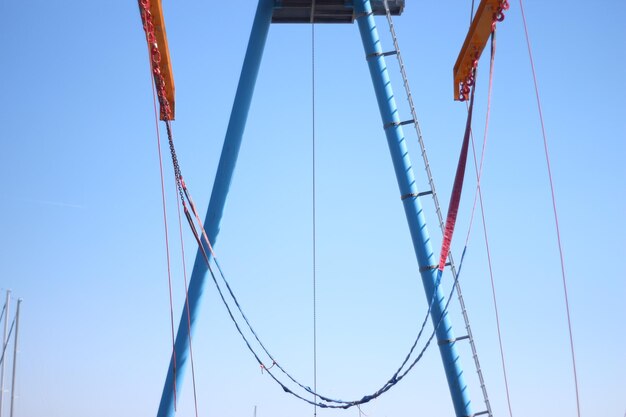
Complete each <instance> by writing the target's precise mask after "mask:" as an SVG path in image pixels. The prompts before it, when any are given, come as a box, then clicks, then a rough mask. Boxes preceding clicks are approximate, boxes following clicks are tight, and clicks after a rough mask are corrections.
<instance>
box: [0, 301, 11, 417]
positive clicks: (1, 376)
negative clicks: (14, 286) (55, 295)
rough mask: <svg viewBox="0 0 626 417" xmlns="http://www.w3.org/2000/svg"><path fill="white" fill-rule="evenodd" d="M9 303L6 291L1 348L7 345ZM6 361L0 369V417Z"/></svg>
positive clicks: (0, 415) (0, 413)
mask: <svg viewBox="0 0 626 417" xmlns="http://www.w3.org/2000/svg"><path fill="white" fill-rule="evenodd" d="M10 302H11V290H7V300H6V302H5V303H4V334H3V336H2V348H3V349H4V346H5V345H6V344H7V343H8V341H7V335H8V331H9V310H10ZM5 363H6V361H2V367H1V368H0V417H2V399H3V398H4V364H5Z"/></svg>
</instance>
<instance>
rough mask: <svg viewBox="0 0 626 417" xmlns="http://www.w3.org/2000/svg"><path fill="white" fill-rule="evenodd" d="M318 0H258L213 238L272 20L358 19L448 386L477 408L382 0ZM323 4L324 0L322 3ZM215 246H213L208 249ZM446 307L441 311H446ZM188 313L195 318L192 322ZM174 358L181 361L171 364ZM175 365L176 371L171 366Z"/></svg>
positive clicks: (202, 278)
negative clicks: (393, 73) (414, 161)
mask: <svg viewBox="0 0 626 417" xmlns="http://www.w3.org/2000/svg"><path fill="white" fill-rule="evenodd" d="M315 3H316V2H315V0H308V1H305V0H259V3H258V6H257V10H256V15H255V18H254V23H253V25H252V31H251V33H250V39H249V42H248V47H247V50H246V55H245V59H244V62H243V68H242V70H241V75H240V78H239V85H238V87H237V91H236V94H235V100H234V103H233V108H232V112H231V115H230V120H229V123H228V129H227V131H226V136H225V139H224V145H223V148H222V153H221V157H220V161H219V165H218V168H217V173H216V175H215V182H214V184H213V190H212V193H211V199H210V202H209V207H208V210H207V214H206V217H205V220H204V228H205V230H206V232H207V235H208V237H209V240H210V241H211V242H212V243H213V244H215V242H216V238H217V235H218V233H219V228H220V220H221V218H222V214H223V212H224V205H225V202H226V197H227V195H228V191H229V188H230V184H231V180H232V177H233V173H234V170H235V166H236V163H237V157H238V154H239V149H240V147H241V142H242V138H243V133H244V129H245V124H246V120H247V116H248V112H249V110H250V103H251V100H252V94H253V91H254V86H255V82H256V79H257V75H258V72H259V67H260V64H261V59H262V55H263V49H264V46H265V42H266V39H267V34H268V31H269V27H270V24H271V23H353V22H354V21H356V22H357V25H358V27H359V32H360V34H361V40H362V43H363V49H364V52H365V59H366V61H367V65H368V67H369V71H370V75H371V78H372V83H373V86H374V90H375V93H376V99H377V102H378V107H379V110H380V115H381V119H382V120H381V121H382V126H383V128H384V131H385V135H386V138H387V143H388V146H389V152H390V154H391V159H392V162H393V167H394V171H395V174H396V179H397V182H398V188H399V197H400V199H401V202H402V204H403V206H404V212H405V215H406V219H407V223H408V227H409V231H410V234H411V238H412V241H413V247H414V251H415V255H416V257H417V261H418V264H419V267H420V274H421V278H422V282H423V285H424V290H425V293H426V298H427V300H428V301H430V300H431V299H434V303H433V306H432V309H431V318H432V321H433V323H434V324H435V325H437V324H439V325H438V327H437V340H438V345H439V351H440V354H441V358H442V361H443V365H444V369H445V373H446V377H447V381H448V386H449V389H450V393H451V396H452V401H453V404H454V409H455V413H456V416H457V417H469V416H472V415H473V413H472V408H471V404H470V401H469V394H468V389H467V385H466V383H465V378H464V375H463V371H462V369H461V365H460V360H459V354H458V352H457V349H456V346H455V343H454V340H455V336H454V333H453V331H452V325H451V323H450V320H449V319H448V317H447V313H446V312H445V303H446V300H445V297H444V295H443V294H442V293H441V290H440V288H439V287H438V286H437V285H436V276H437V270H436V268H432V267H431V266H432V265H435V264H436V263H437V259H436V258H435V255H434V253H433V249H432V246H431V244H430V238H429V234H428V229H427V227H426V220H425V218H424V214H423V211H422V206H421V203H420V197H419V195H418V194H419V191H418V190H417V186H416V184H415V177H414V174H413V168H412V165H411V160H410V158H409V153H408V149H407V146H406V141H405V137H404V132H403V129H402V124H403V123H402V122H401V120H400V117H399V115H398V109H397V107H396V102H395V98H394V95H393V90H392V87H391V83H390V80H389V76H388V72H387V66H386V63H385V55H386V54H385V53H384V52H383V50H382V48H381V45H380V39H379V35H378V30H377V28H376V24H375V19H374V15H377V14H385V13H386V10H385V5H384V3H383V1H380V0H378V1H370V0H353V1H346V0H337V1H324V2H323V4H318V5H316V4H315ZM320 3H322V2H320ZM388 6H389V8H390V10H391V13H392V14H396V15H399V14H401V13H402V10H403V8H404V0H395V1H393V0H388ZM205 249H206V253H210V251H209V248H205ZM206 278H207V264H206V263H205V260H204V258H203V255H202V253H201V252H200V251H198V253H197V255H196V258H195V263H194V267H193V272H192V276H191V280H190V284H189V294H188V300H189V302H188V308H189V311H187V305H185V307H184V310H183V312H182V317H181V324H180V325H179V327H178V333H177V336H176V342H175V351H176V354H175V355H172V358H171V360H170V364H169V368H168V373H167V378H166V381H165V386H164V388H163V394H162V397H161V402H160V405H159V410H158V417H172V416H173V415H174V389H173V387H174V384H176V387H177V389H178V391H180V388H181V387H182V385H183V380H184V374H185V369H186V366H187V362H188V359H189V333H188V331H189V329H191V332H192V334H193V332H194V330H195V328H196V326H195V325H196V321H197V317H198V312H199V309H200V301H201V300H202V295H203V293H204V289H205V285H206V282H207V279H206ZM442 314H443V317H442ZM187 317H189V318H190V323H189V326H188V325H187ZM174 360H175V361H176V363H174ZM174 369H176V372H174Z"/></svg>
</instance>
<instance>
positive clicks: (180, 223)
mask: <svg viewBox="0 0 626 417" xmlns="http://www.w3.org/2000/svg"><path fill="white" fill-rule="evenodd" d="M176 209H177V211H178V231H179V237H180V251H181V258H182V264H183V283H184V285H185V308H186V310H187V335H188V338H189V360H190V362H191V381H192V385H193V404H194V411H195V415H196V417H198V395H197V392H196V367H195V366H194V360H193V347H192V346H193V345H192V343H191V315H190V314H191V313H190V312H189V291H188V290H187V288H188V286H187V267H186V265H185V240H184V239H183V221H182V217H181V215H180V204H176Z"/></svg>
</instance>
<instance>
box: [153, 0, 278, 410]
mask: <svg viewBox="0 0 626 417" xmlns="http://www.w3.org/2000/svg"><path fill="white" fill-rule="evenodd" d="M273 6H274V0H259V3H258V6H257V9H256V15H255V17H254V23H253V24H252V31H251V33H250V39H249V41H248V49H247V50H246V56H245V58H244V61H243V67H242V69H241V75H240V77H239V85H238V86H237V92H236V94H235V101H234V103H233V108H232V111H231V114H230V120H229V122H228V129H227V130H226V137H225V138H224V145H223V147H222V155H221V157H220V162H219V165H218V167H217V172H216V174H215V182H214V183H213V191H212V193H211V199H210V201H209V208H208V210H207V214H206V217H205V220H204V228H205V230H206V232H207V235H208V237H209V240H210V241H211V243H212V244H215V239H216V238H217V234H218V233H219V227H220V221H221V219H222V214H223V213H224V204H225V203H226V196H227V195H228V190H229V188H230V183H231V180H232V177H233V172H234V170H235V165H236V162H237V156H238V155H239V148H240V147H241V140H242V137H243V132H244V129H245V125H246V120H247V118H248V112H249V110H250V102H251V101H252V94H253V92H254V85H255V83H256V79H257V75H258V73H259V67H260V65H261V58H262V57H263V49H264V48H265V41H266V40H267V34H268V31H269V27H270V23H271V20H272V10H273ZM206 249H207V253H210V252H209V250H208V248H206ZM207 270H208V269H207V265H206V263H205V261H204V258H203V256H202V253H201V252H200V251H198V253H197V254H196V259H195V263H194V266H193V272H192V274H191V280H190V282H189V294H188V299H189V315H188V314H187V306H185V308H183V313H182V316H181V319H180V324H179V325H178V333H177V335H176V343H175V351H176V356H174V355H172V358H171V359H170V365H169V368H168V371H167V378H166V380H165V386H164V387H163V394H162V395H161V403H160V404H159V411H158V413H157V416H158V417H172V416H173V415H174V412H175V411H174V379H175V380H176V385H175V386H176V392H177V394H179V393H180V392H181V388H182V385H183V379H184V375H185V370H186V368H187V360H188V357H189V356H188V355H189V330H191V335H192V336H193V334H194V330H195V324H196V319H197V318H198V312H199V310H200V300H201V299H202V294H203V292H204V289H205V284H206V278H207ZM188 317H189V322H188V321H187V320H188ZM174 357H175V358H176V367H174ZM174 369H176V372H174Z"/></svg>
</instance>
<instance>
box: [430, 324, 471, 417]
mask: <svg viewBox="0 0 626 417" xmlns="http://www.w3.org/2000/svg"><path fill="white" fill-rule="evenodd" d="M465 339H469V336H461V337H455V338H454V339H446V340H439V341H437V344H438V345H439V346H441V345H447V344H449V343H454V342H457V341H459V340H465ZM474 415H475V416H476V415H477V414H474Z"/></svg>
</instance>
